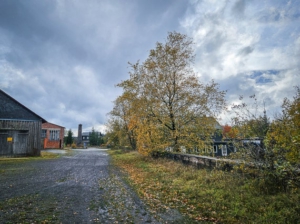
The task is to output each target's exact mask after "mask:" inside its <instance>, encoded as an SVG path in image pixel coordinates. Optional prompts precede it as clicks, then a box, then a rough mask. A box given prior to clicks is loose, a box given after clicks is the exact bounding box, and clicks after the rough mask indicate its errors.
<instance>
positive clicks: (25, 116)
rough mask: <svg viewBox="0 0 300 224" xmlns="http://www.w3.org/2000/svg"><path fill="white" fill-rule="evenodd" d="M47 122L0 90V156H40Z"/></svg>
mask: <svg viewBox="0 0 300 224" xmlns="http://www.w3.org/2000/svg"><path fill="white" fill-rule="evenodd" d="M45 122H46V120H45V119H43V118H42V117H40V116H39V115H37V114H36V113H34V112H33V111H31V110H30V109H28V108H27V107H25V106H24V105H22V104H21V103H19V102H18V101H17V100H15V99H14V98H12V97H11V96H9V95H8V94H6V93H5V92H4V91H2V90H1V89H0V156H5V157H15V156H16V157H17V156H38V155H40V149H41V132H42V123H45Z"/></svg>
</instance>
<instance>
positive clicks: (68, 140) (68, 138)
mask: <svg viewBox="0 0 300 224" xmlns="http://www.w3.org/2000/svg"><path fill="white" fill-rule="evenodd" d="M72 143H73V132H72V130H71V129H69V131H68V135H67V138H66V144H67V145H71V144H72Z"/></svg>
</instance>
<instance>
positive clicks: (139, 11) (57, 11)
mask: <svg viewBox="0 0 300 224" xmlns="http://www.w3.org/2000/svg"><path fill="white" fill-rule="evenodd" d="M299 24H300V2H299V1H297V0H294V1H292V0H291V1H285V0H277V1H276V0H264V1H262V0H253V1H246V0H228V1H225V0H224V1H222V0H202V1H195V0H191V1H182V0H164V1H159V0H151V1H150V0H149V1H146V0H143V1H141V0H128V1H124V0H114V1H109V0H101V1H100V0H87V1H81V0H56V1H54V0H44V1H40V0H27V1H22V0H19V1H18V0H14V1H11V0H1V1H0V88H1V89H2V90H4V91H5V92H6V93H8V94H9V95H11V96H12V97H14V98H15V99H16V100H18V101H19V102H21V103H22V104H24V105H25V106H27V107H28V108H30V109H31V110H33V111H34V112H35V113H37V114H39V115H40V116H41V117H43V118H44V119H46V120H47V121H48V122H51V123H55V124H58V125H61V126H64V127H66V128H67V129H70V128H72V129H73V131H74V133H75V134H77V127H78V124H79V123H81V124H82V125H83V128H84V130H91V127H95V129H97V130H99V131H103V126H104V124H105V123H106V119H107V116H106V114H107V113H108V112H109V111H110V110H111V109H112V106H113V103H112V101H113V100H114V99H115V98H116V97H117V96H118V95H119V94H120V93H121V90H120V89H118V88H116V87H115V85H116V84H117V83H119V82H120V81H121V80H124V79H127V78H128V77H129V76H128V65H127V62H133V63H134V62H136V61H137V60H141V61H143V60H145V59H146V57H147V56H148V53H149V50H150V49H152V48H154V47H155V43H156V42H157V41H159V42H164V40H165V39H166V37H167V34H168V32H170V31H178V32H181V33H185V34H187V35H188V36H190V37H192V38H193V39H194V42H195V53H196V60H195V64H194V68H195V71H196V72H197V73H198V74H199V77H200V79H201V80H202V81H203V82H208V81H209V80H211V79H214V80H215V81H216V82H217V83H219V84H220V86H221V88H222V89H224V90H228V94H227V100H228V103H229V104H232V103H233V102H237V100H238V98H239V96H240V95H245V96H249V95H252V94H254V93H255V94H256V95H257V96H258V98H259V99H260V100H264V101H265V104H266V109H267V112H268V113H269V115H270V116H272V115H273V114H274V113H275V112H276V111H278V110H279V107H280V105H281V103H282V100H283V98H284V97H289V98H290V97H292V96H293V95H294V93H295V92H294V89H293V86H295V85H299V84H300V73H299V70H300V69H299V68H300V63H299V62H300V26H299ZM223 122H226V117H224V116H223Z"/></svg>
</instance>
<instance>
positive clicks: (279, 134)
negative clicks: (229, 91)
mask: <svg viewBox="0 0 300 224" xmlns="http://www.w3.org/2000/svg"><path fill="white" fill-rule="evenodd" d="M251 98H253V99H254V100H255V103H254V104H253V106H252V107H249V106H248V105H247V104H246V103H241V104H239V105H235V106H234V108H233V109H234V110H235V112H236V115H237V116H236V117H235V118H234V119H233V120H234V125H235V127H236V128H238V129H239V134H238V137H239V138H241V139H244V138H250V139H251V138H252V139H255V138H260V139H261V140H262V143H263V144H261V145H260V146H257V145H253V144H249V145H245V143H243V141H236V142H235V141H234V140H233V144H234V145H235V147H236V148H238V153H237V154H236V155H235V156H236V157H238V158H239V159H244V161H245V162H246V164H248V165H249V164H252V165H255V167H256V169H250V170H249V169H247V167H244V169H243V170H244V172H251V175H253V174H254V173H255V175H256V176H257V177H258V183H259V186H260V187H262V188H264V189H267V191H268V192H274V191H278V190H287V188H288V187H300V178H299V174H298V171H297V169H298V167H297V165H299V163H300V152H299V144H300V139H299V136H300V115H299V114H300V91H299V87H296V96H295V97H294V98H293V100H289V99H287V98H285V99H284V100H283V104H282V113H281V114H279V115H277V116H276V117H275V118H274V120H273V121H272V122H270V120H269V119H268V118H267V116H266V111H265V110H263V112H260V113H259V109H260V111H262V108H263V107H260V108H259V107H258V104H257V100H256V98H255V96H252V97H251ZM251 109H252V110H251ZM257 149H259V150H257Z"/></svg>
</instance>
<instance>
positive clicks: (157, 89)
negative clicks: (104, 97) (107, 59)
mask: <svg viewBox="0 0 300 224" xmlns="http://www.w3.org/2000/svg"><path fill="white" fill-rule="evenodd" d="M194 57H195V56H194V53H193V42H192V40H191V39H190V38H188V37H187V36H186V35H183V34H180V33H177V32H171V33H169V35H168V37H167V40H166V42H165V43H157V44H156V48H155V49H152V50H150V54H149V56H148V58H147V59H146V60H145V62H143V63H139V62H137V63H136V64H130V66H131V71H130V78H129V79H128V80H125V81H123V82H121V83H120V84H118V86H119V87H121V88H123V94H122V95H121V96H120V97H119V98H118V99H117V101H116V102H115V108H114V110H113V111H112V113H111V115H113V116H115V117H119V118H120V119H122V121H123V122H124V124H125V126H127V129H125V131H126V132H127V134H128V139H130V138H129V136H132V137H134V139H135V141H136V146H137V148H138V150H139V151H141V152H143V153H145V154H147V153H149V152H151V151H153V150H164V149H165V148H166V147H171V148H173V150H175V151H180V148H181V146H185V147H187V148H193V147H202V148H203V147H204V144H205V143H207V142H208V141H210V140H211V135H212V133H213V132H214V128H215V122H216V118H217V116H218V115H219V113H220V112H221V110H222V109H223V108H224V105H225V99H224V97H225V92H224V91H221V90H219V86H218V84H216V83H215V82H214V81H211V82H210V83H209V84H203V83H201V82H200V81H199V78H198V77H197V75H196V74H195V73H194V72H193V70H192V68H191V65H192V63H193V61H194Z"/></svg>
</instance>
